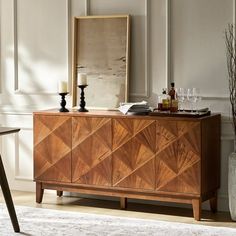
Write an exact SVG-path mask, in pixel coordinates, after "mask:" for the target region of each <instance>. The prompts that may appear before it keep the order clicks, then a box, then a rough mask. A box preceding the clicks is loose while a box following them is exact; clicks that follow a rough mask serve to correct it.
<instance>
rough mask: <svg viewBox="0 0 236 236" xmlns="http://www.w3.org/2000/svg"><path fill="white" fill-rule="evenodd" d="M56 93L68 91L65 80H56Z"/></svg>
mask: <svg viewBox="0 0 236 236" xmlns="http://www.w3.org/2000/svg"><path fill="white" fill-rule="evenodd" d="M58 93H68V89H67V82H66V81H62V80H61V81H59V82H58Z"/></svg>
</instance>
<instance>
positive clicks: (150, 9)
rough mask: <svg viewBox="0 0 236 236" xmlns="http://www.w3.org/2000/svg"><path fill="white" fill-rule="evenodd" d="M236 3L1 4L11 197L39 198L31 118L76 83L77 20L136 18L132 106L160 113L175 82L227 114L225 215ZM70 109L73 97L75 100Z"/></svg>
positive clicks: (38, 0)
mask: <svg viewBox="0 0 236 236" xmlns="http://www.w3.org/2000/svg"><path fill="white" fill-rule="evenodd" d="M234 2H235V0H224V1H222V0H129V1H127V0H119V1H117V0H90V1H89V0H87V1H86V0H0V11H1V12H0V13H1V14H0V36H1V37H0V125H3V126H6V125H7V126H17V127H20V128H21V129H22V130H21V131H20V133H19V134H16V135H14V134H13V135H9V136H6V137H2V138H1V139H0V141H1V145H0V147H1V153H2V156H3V161H4V163H5V166H6V169H7V174H8V178H9V183H10V185H11V187H12V189H20V190H28V191H34V183H33V182H32V179H33V159H32V158H33V155H32V152H33V150H32V146H33V132H32V112H33V111H35V110H39V109H47V108H51V107H58V106H59V100H60V99H59V97H58V96H57V94H56V91H57V86H56V85H57V81H58V80H59V79H67V80H68V82H69V83H71V76H70V75H71V70H70V68H71V26H72V18H73V16H80V15H85V14H91V15H97V14H99V15H100V14H102V15H105V14H121V13H122V14H124V13H128V14H130V15H131V17H132V25H131V27H132V42H131V45H132V46H131V50H132V55H131V78H130V100H131V101H139V100H143V99H146V100H148V101H149V102H150V105H152V106H155V103H156V97H157V94H159V93H160V92H161V89H162V88H163V87H167V85H168V84H169V83H170V81H173V80H174V81H175V83H176V87H199V88H200V89H201V91H202V96H203V101H202V103H203V105H205V106H208V107H210V108H211V110H212V111H213V112H220V113H221V114H222V136H221V140H222V144H221V148H222V153H221V158H222V162H221V169H222V171H221V176H222V177H221V185H222V187H221V189H220V191H219V206H220V209H223V210H228V205H227V157H228V154H229V153H230V152H231V151H232V149H233V133H232V128H231V123H230V119H229V115H230V107H229V100H228V89H227V71H226V60H225V48H224V29H225V28H226V27H227V24H228V23H229V22H233V20H234V10H233V9H234V8H235V3H234ZM67 102H68V106H70V97H68V101H67Z"/></svg>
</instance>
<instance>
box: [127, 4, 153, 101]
mask: <svg viewBox="0 0 236 236" xmlns="http://www.w3.org/2000/svg"><path fill="white" fill-rule="evenodd" d="M144 5H145V6H144V7H145V32H144V35H145V36H144V37H145V45H144V48H145V55H144V57H145V58H144V66H145V69H144V74H145V76H144V92H143V93H129V96H130V98H149V97H150V81H149V80H150V78H149V68H150V67H149V56H150V48H149V42H150V40H149V37H150V34H149V25H150V24H149V22H150V0H145V2H144Z"/></svg>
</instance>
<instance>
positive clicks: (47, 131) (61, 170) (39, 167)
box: [34, 115, 71, 183]
mask: <svg viewBox="0 0 236 236" xmlns="http://www.w3.org/2000/svg"><path fill="white" fill-rule="evenodd" d="M34 179H35V180H38V181H41V180H46V181H58V182H66V183H70V182H71V118H70V117H66V116H55V115H53V116H48V115H34Z"/></svg>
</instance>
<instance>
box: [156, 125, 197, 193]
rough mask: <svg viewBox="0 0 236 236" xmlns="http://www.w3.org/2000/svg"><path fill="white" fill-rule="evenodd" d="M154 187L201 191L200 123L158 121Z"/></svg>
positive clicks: (185, 191) (180, 190)
mask: <svg viewBox="0 0 236 236" xmlns="http://www.w3.org/2000/svg"><path fill="white" fill-rule="evenodd" d="M156 130H157V136H156V139H157V155H156V190H160V191H173V192H179V193H198V194H199V193H200V187H199V186H200V174H201V172H200V155H201V153H200V152H201V146H200V140H201V136H200V135H201V133H200V123H199V122H182V121H181V122H178V121H175V122H173V121H169V122H165V121H158V122H157V129H156Z"/></svg>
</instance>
